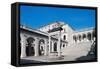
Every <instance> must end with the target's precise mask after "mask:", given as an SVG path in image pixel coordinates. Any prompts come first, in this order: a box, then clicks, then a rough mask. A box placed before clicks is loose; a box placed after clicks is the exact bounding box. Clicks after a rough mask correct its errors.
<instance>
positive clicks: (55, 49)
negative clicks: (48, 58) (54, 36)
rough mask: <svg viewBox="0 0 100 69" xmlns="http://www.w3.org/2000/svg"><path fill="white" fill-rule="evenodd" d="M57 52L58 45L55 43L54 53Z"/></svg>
mask: <svg viewBox="0 0 100 69" xmlns="http://www.w3.org/2000/svg"><path fill="white" fill-rule="evenodd" d="M56 51H57V43H56V42H55V43H54V52H56Z"/></svg>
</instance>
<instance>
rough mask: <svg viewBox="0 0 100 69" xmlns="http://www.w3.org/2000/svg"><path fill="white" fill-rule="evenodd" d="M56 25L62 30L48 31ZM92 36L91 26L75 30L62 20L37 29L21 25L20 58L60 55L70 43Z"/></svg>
mask: <svg viewBox="0 0 100 69" xmlns="http://www.w3.org/2000/svg"><path fill="white" fill-rule="evenodd" d="M57 27H62V29H63V30H61V31H59V30H58V31H55V32H48V31H50V30H52V29H53V28H57ZM93 36H94V32H93V28H91V29H85V30H83V31H78V32H77V31H75V30H73V29H72V28H71V27H70V26H69V25H68V24H65V23H64V22H55V23H52V24H49V25H46V26H44V27H41V28H39V29H38V30H35V29H30V28H27V27H25V26H21V30H20V39H21V41H20V43H21V58H23V57H27V56H50V55H53V56H55V55H56V56H61V55H63V52H64V51H63V50H67V47H70V46H71V45H75V44H77V43H82V42H92V41H93V39H94V38H93ZM28 51H30V52H28ZM64 53H66V52H64ZM64 55H66V54H64Z"/></svg>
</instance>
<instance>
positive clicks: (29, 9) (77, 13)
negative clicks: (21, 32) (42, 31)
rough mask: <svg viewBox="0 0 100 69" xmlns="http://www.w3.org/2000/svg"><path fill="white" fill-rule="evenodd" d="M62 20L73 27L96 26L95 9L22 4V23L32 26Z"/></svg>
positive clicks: (76, 28)
mask: <svg viewBox="0 0 100 69" xmlns="http://www.w3.org/2000/svg"><path fill="white" fill-rule="evenodd" d="M55 21H62V22H65V23H67V24H69V25H70V26H71V27H72V28H73V29H75V30H80V29H83V28H88V27H95V10H93V9H91V10H88V9H78V8H77V9H76V8H57V7H41V6H25V5H22V6H20V24H21V25H26V26H28V27H31V28H35V29H37V28H39V27H41V26H44V25H47V24H49V23H53V22H55Z"/></svg>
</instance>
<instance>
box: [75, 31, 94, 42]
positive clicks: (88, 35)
mask: <svg viewBox="0 0 100 69" xmlns="http://www.w3.org/2000/svg"><path fill="white" fill-rule="evenodd" d="M94 38H95V31H94V30H90V31H86V32H81V33H79V32H78V33H74V34H73V42H74V43H78V42H84V41H93V40H94Z"/></svg>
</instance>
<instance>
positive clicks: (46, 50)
mask: <svg viewBox="0 0 100 69" xmlns="http://www.w3.org/2000/svg"><path fill="white" fill-rule="evenodd" d="M47 46H48V44H47V39H45V51H44V55H48V49H47V48H48V47H47Z"/></svg>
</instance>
